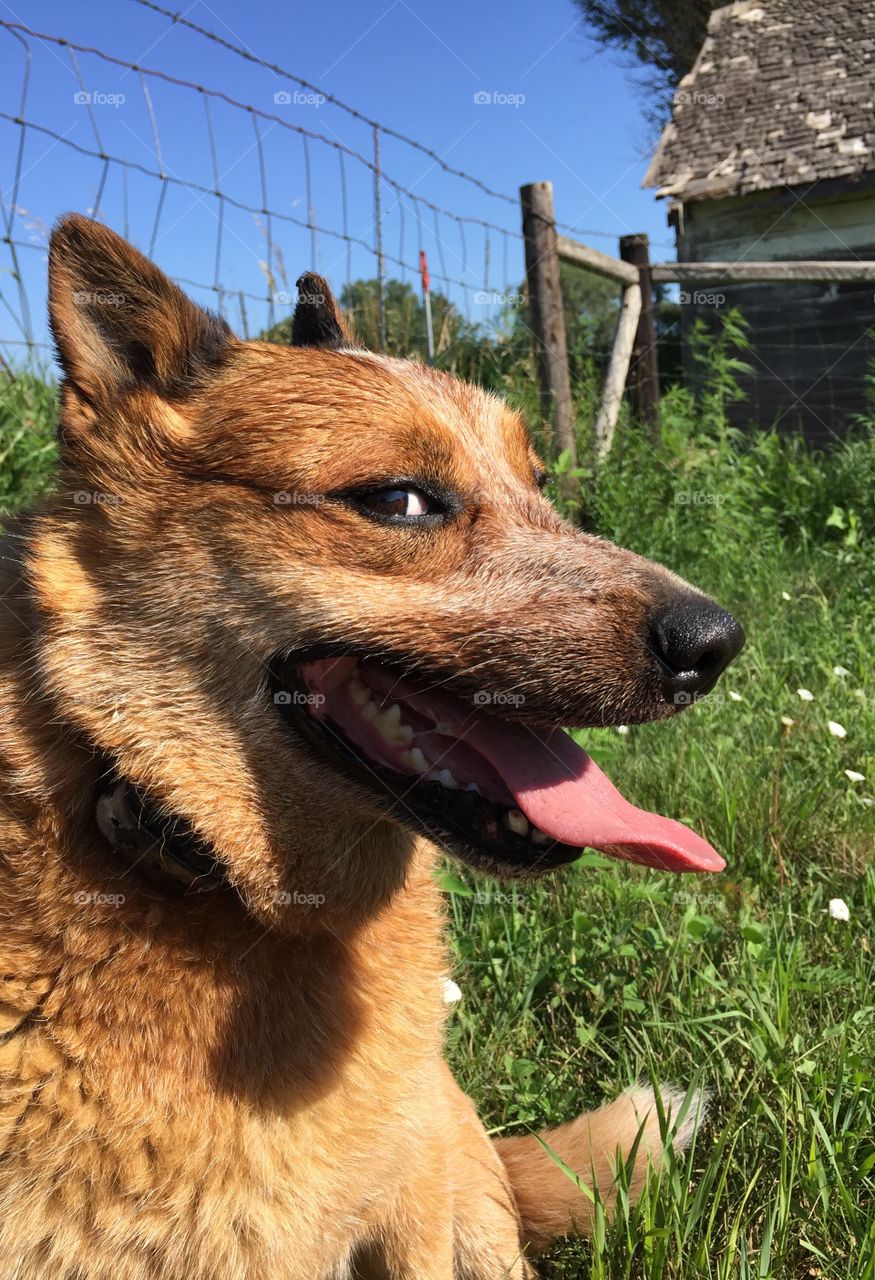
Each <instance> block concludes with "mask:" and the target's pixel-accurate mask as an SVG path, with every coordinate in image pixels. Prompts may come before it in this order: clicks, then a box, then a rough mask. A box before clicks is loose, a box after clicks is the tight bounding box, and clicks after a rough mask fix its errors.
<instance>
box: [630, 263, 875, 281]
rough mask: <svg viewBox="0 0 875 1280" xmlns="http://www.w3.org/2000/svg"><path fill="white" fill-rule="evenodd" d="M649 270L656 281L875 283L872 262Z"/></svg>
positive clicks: (672, 265) (660, 265) (673, 265)
mask: <svg viewBox="0 0 875 1280" xmlns="http://www.w3.org/2000/svg"><path fill="white" fill-rule="evenodd" d="M650 271H651V276H652V278H653V280H654V281H655V282H656V283H657V284H708V285H720V284H788V283H791V282H792V283H796V282H800V281H801V282H806V281H824V282H827V283H838V284H870V283H875V262H871V261H870V262H847V261H845V262H818V261H804V262H803V261H797V262H662V263H657V264H656V265H655V266H653V267H651V269H650Z"/></svg>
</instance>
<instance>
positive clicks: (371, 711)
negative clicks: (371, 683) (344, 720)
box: [362, 698, 380, 720]
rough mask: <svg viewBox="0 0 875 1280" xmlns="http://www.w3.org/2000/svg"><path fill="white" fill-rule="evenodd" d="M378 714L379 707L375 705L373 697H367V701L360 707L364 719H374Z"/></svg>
mask: <svg viewBox="0 0 875 1280" xmlns="http://www.w3.org/2000/svg"><path fill="white" fill-rule="evenodd" d="M379 714H380V708H379V707H378V706H377V704H376V702H374V700H373V698H368V700H367V702H366V703H365V704H364V705H363V707H362V715H363V716H364V718H365V719H366V720H376V718H377V716H378V715H379Z"/></svg>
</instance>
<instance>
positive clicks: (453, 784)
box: [438, 769, 459, 791]
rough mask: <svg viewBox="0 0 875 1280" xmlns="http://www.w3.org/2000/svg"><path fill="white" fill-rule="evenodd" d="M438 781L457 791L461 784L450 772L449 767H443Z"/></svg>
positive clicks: (443, 785) (448, 788) (450, 789)
mask: <svg viewBox="0 0 875 1280" xmlns="http://www.w3.org/2000/svg"><path fill="white" fill-rule="evenodd" d="M438 782H439V783H440V784H441V786H442V787H446V788H447V790H448V791H455V790H457V788H458V786H459V784H458V782H457V781H456V779H455V778H454V777H453V775H452V774H451V773H450V771H449V769H441V771H440V773H439V774H438Z"/></svg>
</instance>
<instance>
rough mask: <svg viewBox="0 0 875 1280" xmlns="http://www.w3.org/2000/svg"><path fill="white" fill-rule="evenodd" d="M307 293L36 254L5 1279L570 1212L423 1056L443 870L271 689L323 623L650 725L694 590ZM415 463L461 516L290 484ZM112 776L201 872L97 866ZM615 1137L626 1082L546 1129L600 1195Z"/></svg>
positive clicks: (380, 1250)
mask: <svg viewBox="0 0 875 1280" xmlns="http://www.w3.org/2000/svg"><path fill="white" fill-rule="evenodd" d="M107 294H112V295H113V296H114V297H115V298H116V299H121V301H116V302H114V303H111V304H110V303H106V302H105V301H104V302H101V301H99V299H100V298H101V297H104V298H105V296H106V295H107ZM326 306H329V307H330V314H328V313H326V314H324V315H323V316H322V317H321V322H320V325H316V330H318V331H319V332H322V331H327V334H328V336H327V338H326V337H325V333H324V332H323V336H322V339H321V340H320V341H321V346H319V347H309V346H302V347H300V348H295V349H283V348H279V347H275V346H270V345H267V344H262V343H241V342H239V341H237V340H236V339H234V338H233V337H232V336H231V335H230V333H228V331H227V330H226V328H225V326H224V325H223V324H222V322H221V321H218V320H216V319H215V318H211V317H208V316H207V315H206V314H205V313H204V312H202V311H200V310H198V309H197V308H196V307H194V305H193V304H191V303H190V302H188V301H187V300H186V299H185V298H184V297H183V295H182V294H181V293H180V292H179V291H178V290H177V289H176V288H175V287H174V286H173V285H171V284H170V282H169V281H167V280H166V278H165V277H163V276H162V275H161V274H160V272H158V270H157V269H156V268H155V267H154V266H152V265H151V264H150V263H148V262H147V261H146V260H145V259H144V258H143V257H142V256H141V255H140V254H139V253H137V252H136V251H135V250H134V249H132V248H131V247H130V246H129V245H127V244H125V242H124V241H122V240H120V239H119V238H118V237H117V236H115V235H113V234H112V233H111V232H109V231H108V230H106V229H105V228H103V227H101V226H99V225H98V224H96V223H92V222H89V221H88V220H86V219H84V218H77V217H71V218H69V219H66V220H65V221H64V222H63V223H62V224H61V226H60V228H59V229H58V230H57V231H56V232H55V235H54V237H53V241H52V251H51V318H52V325H53V330H54V333H55V337H56V341H57V344H58V348H59V355H60V359H61V363H62V367H63V370H64V373H65V384H64V390H63V411H62V467H61V472H60V475H59V480H58V486H57V490H56V492H55V494H54V495H53V496H52V497H51V498H50V499H49V500H48V501H47V502H46V504H45V505H44V506H43V508H42V509H41V510H39V511H37V512H35V513H33V514H32V515H30V516H28V517H26V518H25V519H23V520H22V521H20V522H19V523H18V524H17V525H16V526H15V527H13V528H12V529H11V530H10V531H9V533H8V536H7V537H6V539H5V542H4V551H3V578H2V592H3V595H2V600H3V605H4V625H3V629H2V636H0V753H2V754H0V764H2V808H0V1275H2V1276H3V1277H4V1278H6V1277H9V1280H219V1278H221V1280H329V1278H334V1280H344V1278H347V1277H352V1276H353V1275H357V1276H363V1277H364V1276H392V1277H398V1278H399V1280H407V1278H409V1280H413V1278H414V1277H416V1278H417V1280H450V1278H451V1277H452V1276H453V1275H459V1276H466V1277H471V1278H473V1280H493V1278H494V1277H499V1276H509V1277H524V1276H528V1275H531V1274H533V1272H532V1271H531V1270H530V1266H531V1264H530V1263H529V1261H528V1256H529V1253H530V1246H531V1245H541V1244H543V1243H544V1242H546V1240H548V1239H549V1238H550V1237H551V1236H554V1235H557V1234H562V1233H564V1232H567V1231H571V1230H573V1229H581V1230H585V1229H586V1227H587V1222H588V1212H587V1204H588V1201H587V1200H586V1197H585V1196H583V1195H582V1193H581V1192H580V1191H579V1190H578V1189H577V1188H576V1187H575V1186H574V1184H573V1182H571V1181H569V1179H568V1178H567V1177H566V1176H565V1174H564V1173H562V1171H561V1170H560V1169H559V1167H558V1166H557V1165H556V1164H555V1162H553V1161H551V1160H549V1159H547V1158H546V1157H545V1154H544V1151H543V1148H542V1147H540V1146H539V1145H537V1144H535V1143H534V1140H533V1139H529V1138H517V1139H509V1140H502V1141H501V1142H500V1143H498V1144H497V1145H493V1144H492V1143H491V1142H490V1141H489V1140H488V1139H487V1137H486V1134H485V1132H484V1130H483V1127H482V1126H481V1124H480V1122H479V1121H478V1119H477V1117H476V1115H475V1113H474V1111H473V1108H472V1107H471V1105H470V1103H469V1102H468V1100H467V1099H466V1098H465V1097H464V1096H463V1095H462V1094H461V1093H460V1091H459V1089H458V1087H457V1086H456V1085H455V1083H454V1081H453V1080H452V1077H451V1076H450V1074H449V1072H448V1071H447V1069H446V1067H445V1066H444V1065H443V1062H442V1058H441V1048H442V1037H443V1022H444V1016H445V1015H444V1006H443V1002H442V991H441V979H442V976H443V975H444V973H445V972H446V966H447V959H446V954H445V949H444V943H443V939H442V932H443V928H444V923H443V915H442V910H441V900H440V894H439V892H438V890H437V888H436V886H435V882H434V879H433V874H432V872H433V867H434V864H435V861H436V859H437V857H438V855H439V850H437V849H436V848H435V847H434V846H432V845H430V844H427V843H426V842H425V841H422V840H419V839H417V838H414V837H413V836H412V835H410V834H409V833H408V832H407V831H406V830H405V828H404V827H403V826H401V825H397V823H396V822H395V821H389V820H388V819H387V818H386V817H385V812H384V806H383V804H382V802H381V798H380V796H379V795H378V794H377V793H372V792H371V791H369V790H365V789H363V788H360V787H358V786H356V785H354V784H352V783H350V782H349V781H347V780H345V779H344V777H343V776H342V775H341V774H340V773H339V772H338V771H336V770H335V769H334V767H333V766H331V765H329V764H327V763H325V762H323V760H322V759H321V758H317V757H316V756H315V755H313V754H312V753H311V750H310V749H309V748H308V747H306V746H305V745H304V744H303V742H299V741H298V739H297V738H296V737H295V735H294V734H293V733H292V732H291V731H290V730H289V728H288V726H287V725H286V724H285V723H284V722H283V720H282V718H281V717H280V716H279V715H278V714H276V709H275V708H274V707H273V706H272V705H271V703H270V700H269V698H268V697H267V695H266V693H265V674H266V667H267V664H268V663H269V661H270V660H271V658H272V657H273V656H274V655H276V654H277V653H278V652H279V651H281V650H288V649H295V648H299V647H301V646H303V645H305V644H309V643H314V642H324V641H329V640H334V641H338V642H340V643H343V644H349V645H356V646H361V647H364V648H365V649H367V651H368V652H370V653H373V654H380V653H391V654H393V655H398V654H399V653H400V654H403V655H404V656H405V658H406V660H407V661H408V664H409V665H410V666H412V667H414V668H415V667H416V666H417V665H418V664H421V665H422V666H426V667H428V669H429V670H431V671H437V672H439V673H440V672H445V673H446V674H447V676H448V677H451V678H456V679H459V680H461V681H462V683H463V686H464V687H467V688H468V689H469V690H470V689H477V688H481V687H482V688H499V689H502V690H513V691H516V692H520V693H522V694H524V695H525V699H526V701H525V703H524V704H523V706H522V709H521V710H520V712H519V714H521V715H524V716H525V715H528V716H531V717H532V718H533V719H535V720H537V721H538V723H551V724H555V723H562V722H573V723H577V724H582V723H616V722H618V721H626V722H628V721H633V720H642V719H652V718H659V717H661V716H663V715H667V714H669V713H670V711H671V708H670V707H669V706H667V705H666V704H665V702H664V700H663V698H662V696H661V694H660V692H659V688H658V684H657V681H656V679H655V676H654V675H653V672H652V670H651V666H650V664H649V663H647V662H646V661H645V655H644V651H643V637H644V633H645V630H646V618H647V615H648V613H649V612H650V611H651V610H652V609H653V608H654V607H655V606H656V605H658V604H659V603H660V602H661V601H662V600H664V599H666V598H668V597H669V596H670V595H671V594H672V593H674V592H677V591H678V590H679V589H683V590H689V588H686V587H685V584H681V583H679V581H678V580H677V579H675V578H674V577H673V576H672V575H670V574H669V573H668V572H667V571H665V570H663V569H661V568H658V567H657V566H655V565H652V564H650V563H648V562H646V561H644V560H641V559H640V558H638V557H636V556H634V555H632V554H630V553H628V552H625V551H622V550H620V549H618V548H616V547H613V546H611V545H610V544H608V543H606V542H603V541H600V540H598V539H596V538H592V537H588V536H585V535H583V534H581V533H579V532H575V531H573V530H572V529H571V528H569V527H568V526H567V525H565V524H564V523H562V522H561V521H560V520H559V519H558V517H557V516H556V514H555V513H554V511H553V510H552V508H551V507H550V506H549V504H548V503H547V502H546V500H545V499H544V498H542V497H541V496H540V495H539V493H538V492H537V490H536V487H535V485H534V482H533V465H534V464H535V461H536V460H535V459H534V456H533V454H532V450H531V446H530V443H529V440H528V436H527V434H526V431H525V429H524V427H523V425H522V423H521V421H520V419H519V418H518V416H517V415H516V414H515V413H513V412H511V411H510V410H508V409H507V408H506V407H505V406H504V405H503V404H502V403H501V402H500V401H499V400H497V399H495V398H494V397H491V396H489V395H487V394H485V393H484V392H482V391H480V390H477V389H475V388H473V387H471V386H466V385H464V384H461V383H458V382H456V381H454V380H453V379H451V378H449V377H447V376H445V375H443V374H440V373H437V372H434V371H432V370H429V369H427V368H424V367H423V366H421V365H419V364H414V363H407V362H400V361H394V360H385V359H382V358H379V357H373V356H369V355H367V354H365V353H362V352H358V351H356V350H354V349H352V348H351V347H350V346H349V345H348V338H347V336H346V335H345V334H343V333H342V332H341V331H340V330H339V329H338V330H337V331H336V332H335V325H339V324H340V321H339V317H337V313H336V307H335V305H334V303H333V300H331V301H330V302H328V303H326ZM332 316H334V317H335V320H332V318H331V317H332ZM316 330H314V331H316ZM298 331H299V333H304V334H305V335H306V333H307V332H308V331H309V330H308V326H307V320H306V315H305V316H304V317H303V318H302V319H301V320H300V321H299V324H298ZM424 473H425V474H428V475H430V476H432V477H436V478H438V479H440V481H441V482H442V483H443V484H445V485H446V486H447V487H448V488H451V489H452V490H453V491H454V492H455V493H457V494H459V495H460V498H461V503H462V509H461V511H460V513H459V515H458V516H457V517H456V519H455V520H453V521H451V522H450V523H449V524H447V526H446V527H444V528H441V529H439V530H432V531H425V530H422V529H404V530H402V529H397V530H396V529H387V528H385V527H382V526H378V525H375V524H374V523H373V522H368V521H367V520H366V519H364V518H363V517H362V516H361V515H360V514H358V513H357V512H355V511H353V510H351V509H349V508H348V507H345V506H343V505H342V504H340V503H336V502H324V501H321V500H317V499H318V497H319V495H324V494H325V493H326V491H332V492H334V491H336V490H338V489H340V488H343V487H344V486H351V485H354V484H356V483H360V482H363V481H370V480H372V479H374V478H375V477H377V478H379V477H397V476H401V475H405V476H416V475H421V474H424ZM83 494H84V495H86V496H85V498H83V497H82V495H83ZM276 495H286V497H285V498H282V497H281V498H279V499H278V498H277V497H276ZM288 495H295V496H296V500H295V501H288V500H287V499H288ZM299 499H300V500H299ZM108 763H112V764H113V765H114V766H115V767H117V768H118V769H119V770H120V771H121V772H122V773H123V774H124V775H126V776H127V777H128V778H130V779H131V780H133V781H135V782H136V783H138V784H139V785H141V786H142V787H143V788H144V789H145V790H147V791H148V792H149V794H150V795H151V796H152V797H153V798H154V799H155V800H156V801H158V802H160V803H163V804H164V805H166V807H167V808H168V809H169V810H170V811H171V812H172V813H174V814H177V815H179V816H180V817H183V818H185V819H187V820H188V821H189V822H190V823H191V824H192V825H193V826H194V827H195V829H196V830H197V831H198V832H200V833H201V835H202V836H203V837H204V838H205V839H206V840H208V841H209V842H211V844H212V845H213V847H214V849H215V850H216V852H217V854H218V855H219V856H220V857H221V859H222V861H223V863H224V864H225V865H226V867H227V869H228V875H229V878H230V881H231V886H230V887H229V888H227V889H219V890H216V891H214V892H211V893H207V894H204V895H200V896H185V897H181V898H180V897H174V896H170V895H168V894H165V893H164V892H163V891H162V889H161V888H157V887H153V886H150V885H149V883H148V882H147V881H145V880H141V879H140V877H139V876H138V875H137V874H136V872H131V871H129V870H128V868H127V867H126V866H125V865H124V863H122V862H121V861H120V860H119V859H118V858H117V857H116V855H115V854H114V853H113V851H112V850H111V849H110V848H109V847H108V846H107V844H106V842H105V841H104V839H103V837H102V836H101V835H100V832H99V830H98V828H97V826H96V823H95V805H96V797H97V795H98V792H99V790H100V783H101V775H102V773H103V772H104V771H105V770H106V768H107V766H108ZM290 895H292V902H291V904H290V903H289V897H290ZM295 895H296V896H295ZM308 897H309V898H310V899H311V901H309V902H308ZM314 902H318V903H319V905H318V906H316V905H313V903H314ZM667 1098H668V1095H667ZM668 1101H669V1102H671V1099H670V1098H669V1099H668ZM642 1123H643V1124H644V1129H643V1139H642V1141H641V1144H640V1148H639V1157H638V1166H637V1173H636V1175H635V1179H634V1183H635V1186H636V1187H637V1186H640V1183H641V1179H642V1177H643V1174H644V1170H645V1167H646V1163H647V1158H648V1154H649V1156H650V1157H651V1158H652V1159H653V1160H654V1161H658V1158H659V1152H660V1151H661V1149H662V1141H661V1139H660V1135H659V1125H658V1122H657V1119H656V1111H655V1109H654V1105H653V1099H652V1096H651V1095H649V1094H642V1093H641V1092H640V1091H639V1092H637V1093H634V1094H630V1095H624V1096H623V1098H621V1099H619V1100H617V1101H616V1102H614V1103H612V1104H610V1105H609V1106H608V1107H607V1108H605V1109H603V1110H602V1111H600V1112H596V1113H594V1114H593V1115H588V1116H584V1117H581V1118H580V1119H579V1120H577V1121H574V1122H572V1124H571V1125H570V1126H567V1127H566V1128H564V1129H560V1130H558V1131H555V1133H554V1134H553V1135H552V1136H551V1137H550V1141H551V1143H555V1147H556V1149H557V1150H558V1151H559V1152H560V1154H561V1156H562V1158H563V1159H564V1160H565V1161H567V1162H568V1164H570V1165H571V1166H573V1167H575V1168H576V1169H577V1170H578V1171H579V1173H580V1174H581V1176H582V1178H583V1180H584V1181H587V1182H588V1181H589V1180H590V1171H591V1168H592V1167H593V1166H594V1167H595V1169H596V1172H597V1176H598V1179H599V1182H600V1185H601V1187H602V1191H603V1193H604V1195H605V1196H606V1197H607V1198H608V1199H610V1183H611V1178H612V1172H611V1170H612V1161H613V1159H614V1156H615V1153H616V1151H617V1150H618V1149H619V1150H620V1151H623V1150H628V1149H629V1147H630V1146H631V1145H632V1144H633V1142H634V1140H635V1137H636V1135H637V1133H638V1130H639V1125H641V1124H642ZM688 1136H689V1126H687V1128H686V1129H685V1130H684V1131H683V1133H682V1134H681V1136H680V1137H679V1138H678V1139H677V1142H678V1145H683V1142H684V1141H685V1140H686V1138H687V1137H688Z"/></svg>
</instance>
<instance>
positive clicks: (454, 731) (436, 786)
mask: <svg viewBox="0 0 875 1280" xmlns="http://www.w3.org/2000/svg"><path fill="white" fill-rule="evenodd" d="M273 671H274V674H273V675H272V677H271V682H270V683H271V693H272V694H273V700H274V703H275V704H276V706H277V707H278V709H279V710H280V711H281V713H282V715H283V716H284V718H285V719H286V721H287V722H288V723H289V724H290V725H292V726H293V727H294V728H295V730H296V731H297V732H298V733H299V734H302V735H303V736H304V737H305V738H306V739H307V741H308V742H310V743H311V744H312V745H313V746H315V747H316V748H317V749H318V750H319V751H320V752H321V753H322V754H323V755H325V756H326V757H327V758H328V759H329V760H331V761H332V763H333V764H334V765H335V766H336V767H338V768H340V769H342V770H343V771H344V772H345V773H347V774H349V775H351V776H352V777H353V778H354V779H355V780H356V781H357V782H358V783H360V784H363V785H365V786H366V787H368V788H369V789H370V790H371V791H372V792H374V793H375V794H376V796H377V797H378V798H380V799H382V800H383V802H384V804H385V808H386V812H387V816H390V817H391V818H392V819H393V820H394V821H397V822H399V823H401V824H402V825H403V826H407V827H410V828H412V829H414V830H416V831H419V832H421V833H423V834H425V835H427V836H429V837H430V838H431V839H433V840H436V841H437V842H438V843H440V844H442V845H443V846H444V847H446V848H447V849H448V850H449V851H450V852H452V853H453V854H455V855H456V856H457V857H460V858H462V859H463V860H464V861H466V862H468V863H471V864H472V865H474V866H475V867H477V868H478V869H481V870H486V871H490V872H493V873H498V874H505V875H507V874H511V875H513V874H516V875H521V874H533V873H535V872H538V871H546V870H549V869H550V868H551V867H556V866H559V865H561V864H562V863H566V862H571V861H573V860H574V859H575V858H577V857H578V856H579V854H580V852H581V850H582V849H583V848H584V847H590V848H594V849H598V850H600V851H601V852H603V853H606V854H608V855H610V856H612V857H617V858H623V859H625V860H627V861H631V862H639V863H643V864H644V865H645V866H651V867H658V868H660V869H663V870H670V871H720V870H722V868H723V866H724V865H725V864H724V862H723V859H722V858H721V857H720V855H719V854H718V853H717V852H716V851H715V850H714V849H712V848H711V846H710V845H709V844H708V843H707V842H706V841H705V840H703V839H702V838H701V837H700V836H698V835H696V833H695V832H694V831H691V830H690V829H689V828H688V827H685V826H684V825H683V824H682V823H680V822H675V821H673V820H671V819H669V818H663V817H660V816H659V815H657V814H654V813H648V812H646V811H645V810H643V809H637V808H635V806H634V805H631V804H630V803H629V802H628V801H627V800H626V799H625V798H624V797H623V796H622V795H621V794H620V792H619V791H618V790H617V789H616V787H614V785H613V784H612V783H611V782H610V781H609V779H608V778H607V777H606V776H605V774H604V773H602V771H601V770H600V769H599V768H598V766H597V765H596V764H595V763H594V761H593V760H592V759H591V758H590V757H589V756H588V755H587V753H586V752H585V751H583V750H582V748H580V747H579V746H578V745H577V743H575V742H574V740H573V739H572V738H571V737H570V736H569V735H568V734H567V733H566V732H565V731H564V730H562V729H544V728H541V727H536V726H533V725H531V724H529V723H527V722H524V721H522V720H520V719H509V718H506V717H505V716H503V715H500V714H495V707H494V706H491V707H490V706H488V705H486V706H485V705H483V703H487V704H488V695H486V694H480V695H477V694H475V695H474V696H473V697H472V698H471V700H470V701H468V700H466V699H465V698H464V697H459V696H457V695H456V694H455V693H450V692H448V691H447V690H446V689H444V688H443V687H442V686H441V684H440V683H439V682H438V683H436V682H434V681H426V680H422V679H416V680H414V679H412V678H410V677H409V676H407V675H405V674H404V673H402V672H401V671H400V670H399V669H398V668H395V667H391V666H388V665H385V664H383V663H381V662H377V661H375V660H374V659H371V658H367V657H358V656H354V655H343V656H327V657H325V656H312V655H304V656H303V657H301V656H298V657H297V658H296V657H295V656H292V657H289V658H285V659H283V660H282V661H278V662H277V663H275V664H273Z"/></svg>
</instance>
